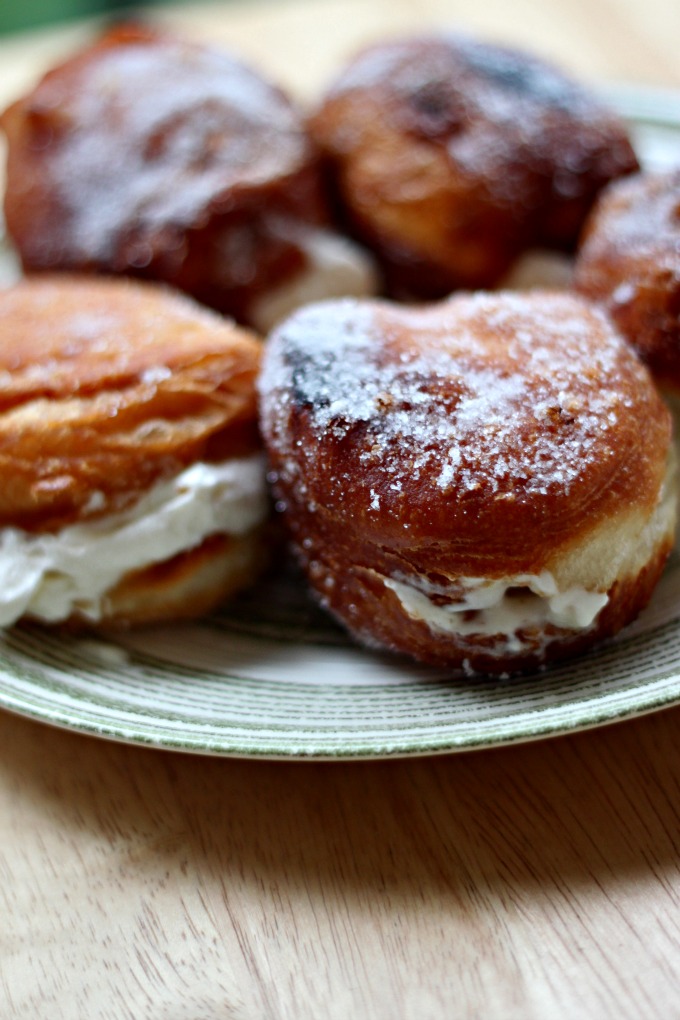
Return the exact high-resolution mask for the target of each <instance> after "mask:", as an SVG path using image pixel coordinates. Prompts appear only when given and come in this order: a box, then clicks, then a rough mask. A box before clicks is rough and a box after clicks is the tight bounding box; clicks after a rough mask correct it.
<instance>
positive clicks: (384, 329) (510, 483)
mask: <svg viewBox="0 0 680 1020" xmlns="http://www.w3.org/2000/svg"><path fill="white" fill-rule="evenodd" d="M260 389H261V405H262V428H263V435H264V439H265V443H266V446H267V448H268V451H269V456H270V460H271V466H272V469H273V472H274V478H275V483H274V488H275V493H276V496H277V498H278V500H279V506H281V507H283V508H285V512H284V520H285V521H286V524H287V526H288V528H289V530H290V533H291V535H292V537H293V542H294V545H295V547H296V549H297V552H298V555H299V557H300V559H301V561H302V563H303V565H304V567H305V569H306V571H307V574H308V576H309V578H310V581H311V584H312V586H313V587H314V588H315V590H316V591H317V594H318V595H319V596H320V598H321V600H322V602H323V604H324V605H326V606H327V607H328V608H329V609H331V611H333V612H334V613H335V614H336V615H338V617H339V618H340V619H341V620H343V621H344V622H345V624H346V625H347V626H348V627H349V628H350V630H352V632H353V633H355V634H356V635H358V636H359V637H360V639H361V640H363V641H368V642H369V643H370V641H371V640H373V641H374V642H376V643H379V644H381V645H383V646H387V647H391V648H394V649H398V650H401V651H408V652H410V653H411V654H413V655H416V656H417V657H419V658H422V659H424V660H425V661H430V662H435V661H436V662H449V663H450V664H452V665H460V664H462V663H463V662H464V661H469V662H472V664H473V666H475V665H477V666H479V668H488V663H487V662H486V658H489V660H491V659H493V661H494V662H496V665H497V667H498V669H499V670H500V671H503V670H504V669H506V668H508V663H509V662H510V661H512V660H513V659H515V660H516V662H517V663H518V664H519V665H520V666H521V665H527V664H529V663H530V662H533V663H534V664H536V663H537V662H538V661H543V659H544V658H545V647H544V646H545V641H543V637H544V635H542V636H541V640H537V641H536V648H535V649H531V648H530V649H529V651H527V650H526V649H525V653H526V657H527V661H526V663H525V662H524V660H523V659H522V657H521V656H518V655H516V654H515V655H513V654H510V650H508V654H507V655H504V654H499V652H498V649H497V648H494V649H492V650H490V651H489V653H488V656H486V657H485V651H484V645H485V643H488V644H490V645H492V644H493V642H492V641H491V640H490V639H489V641H488V642H487V641H486V639H482V640H481V641H476V642H475V641H473V642H472V643H470V642H466V641H464V640H463V641H459V640H457V639H454V638H452V637H451V636H450V635H444V636H436V635H435V636H433V632H431V631H430V628H429V627H427V626H426V625H425V624H423V623H422V622H418V621H414V620H413V619H411V618H410V617H409V616H408V614H407V613H406V612H404V610H403V609H402V608H400V605H399V600H398V598H396V597H395V595H394V593H393V592H392V591H391V590H389V589H388V588H387V587H386V585H385V581H386V579H387V580H389V579H400V580H402V581H405V583H407V584H415V585H416V586H420V588H421V590H432V591H435V590H437V591H439V592H441V593H444V594H445V596H446V597H444V598H443V599H442V602H447V601H455V600H456V598H459V597H460V594H461V591H460V590H459V589H461V585H462V583H463V582H461V579H462V578H484V579H487V580H493V579H507V578H515V577H518V576H519V577H521V576H522V575H533V576H537V575H540V574H541V573H542V572H543V571H550V572H551V573H552V575H553V576H554V577H555V578H556V580H557V582H558V585H559V588H560V590H568V589H575V588H583V589H585V590H587V591H592V590H596V591H601V592H610V591H611V592H612V593H614V594H616V592H620V593H619V595H617V596H616V598H617V601H619V600H620V602H621V605H620V606H619V607H618V608H617V607H616V606H613V607H611V608H608V609H607V610H606V611H605V613H604V614H603V615H602V616H601V619H600V621H599V623H598V627H599V626H601V628H602V630H601V631H599V630H593V632H592V634H591V638H590V640H594V639H595V637H596V636H597V634H598V633H600V634H606V633H610V632H611V630H612V629H615V628H616V627H617V626H619V625H620V623H621V619H622V618H623V617H625V618H626V622H627V620H629V619H630V618H631V616H630V615H627V612H628V611H624V608H623V606H624V604H625V605H627V606H628V607H629V610H630V611H631V612H632V615H635V612H637V610H639V608H640V605H641V604H642V601H640V602H638V601H636V600H635V599H634V598H633V596H632V594H631V592H634V591H635V590H639V592H640V596H641V599H642V598H643V596H644V598H646V597H647V595H648V592H649V590H651V584H652V582H651V581H650V583H649V584H647V583H645V584H644V585H643V584H642V582H640V586H639V588H638V589H636V588H635V578H637V577H640V578H642V577H643V576H644V577H647V576H649V577H651V576H652V575H653V577H654V579H656V578H657V577H658V574H659V570H660V568H661V566H662V565H663V562H664V561H665V558H666V556H667V554H668V551H669V549H670V545H671V543H672V527H673V522H672V518H673V516H674V515H673V512H672V502H673V500H672V498H670V497H669V498H668V503H667V506H668V508H669V509H668V512H666V511H664V513H663V515H662V518H663V519H661V518H660V523H659V525H658V527H657V525H654V526H653V527H652V531H651V532H649V533H648V531H646V530H645V529H647V528H648V525H649V522H650V521H653V520H654V517H655V514H656V512H657V508H658V506H659V504H660V502H661V493H662V490H663V489H664V485H665V484H666V483H668V485H670V484H671V482H670V474H669V467H668V457H669V448H670V431H671V426H670V416H669V413H668V411H667V409H666V407H665V406H664V404H663V403H662V401H661V399H660V398H659V396H658V394H657V392H656V390H655V388H654V386H653V385H652V383H651V380H650V378H649V375H648V373H647V371H646V369H645V368H644V366H643V365H642V364H641V363H640V362H639V361H638V359H637V358H636V357H635V355H634V354H633V352H632V351H631V349H630V348H629V347H628V345H627V344H626V343H625V342H624V341H623V340H622V339H621V338H620V337H619V336H618V335H617V334H616V333H615V332H614V331H613V329H612V328H611V326H610V324H609V322H608V320H607V319H606V318H605V316H604V315H602V314H601V313H599V312H598V311H597V310H595V309H592V308H590V307H589V306H588V304H587V303H586V302H585V301H583V300H581V299H579V298H577V297H575V296H572V295H567V294H558V293H554V294H550V293H545V294H538V293H536V294H531V295H518V294H510V293H498V294H487V295H482V294H479V295H468V296H458V297H455V298H452V299H450V300H449V301H447V302H444V303H441V304H439V305H433V306H427V307H421V308H410V309H409V308H399V307H398V306H393V305H390V304H388V303H380V302H361V303H360V302H353V301H345V302H326V303H323V304H320V305H317V306H314V307H311V308H308V309H307V310H305V311H303V312H300V313H297V314H296V315H294V316H293V317H292V318H291V319H290V320H288V322H287V323H285V324H283V325H282V326H281V327H279V329H278V330H276V331H275V332H274V334H273V336H272V338H271V340H270V345H269V347H268V349H267V351H266V353H265V363H264V369H263V373H262V376H261V381H260ZM665 498H666V497H664V499H665ZM643 535H647V538H645V539H644V542H643V540H642V536H643ZM650 535H651V537H649V536H650ZM643 545H645V551H642V546H643ZM647 545H648V546H649V548H648V549H647ZM622 547H623V548H624V549H626V550H627V551H626V552H625V553H622V552H621V548H622ZM638 547H639V552H638ZM614 561H616V562H617V563H619V564H620V565H621V568H620V570H619V568H618V567H616V568H612V567H611V563H613V562H614ZM650 564H656V565H657V566H658V568H659V569H656V567H655V568H654V569H652V567H651V566H650ZM648 567H649V569H650V571H651V573H650V574H649V575H647V574H646V573H645V571H646V570H647V569H648ZM616 586H618V588H617V587H616ZM631 586H632V587H631ZM629 589H630V590H629ZM645 593H646V594H645ZM633 603H634V604H635V607H636V608H635V610H631V606H632V605H633ZM374 617H375V619H374ZM428 634H429V639H428ZM553 643H555V644H556V647H562V648H563V650H568V649H569V648H570V647H573V648H576V647H580V645H581V642H580V639H579V641H576V639H575V635H574V634H573V633H571V632H566V634H565V633H562V634H561V635H559V634H558V635H556V640H555V642H553ZM428 649H429V651H428ZM475 649H476V651H475ZM480 656H481V658H480Z"/></svg>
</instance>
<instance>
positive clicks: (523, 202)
mask: <svg viewBox="0 0 680 1020" xmlns="http://www.w3.org/2000/svg"><path fill="white" fill-rule="evenodd" d="M311 130H312V134H313V136H314V138H315V140H316V142H317V143H318V144H319V146H320V148H321V149H322V151H323V152H324V153H325V157H326V163H327V169H328V175H329V178H330V181H331V185H332V187H333V189H334V192H335V199H336V202H337V206H338V211H339V216H340V220H341V222H342V223H343V224H344V225H345V226H347V227H348V228H349V229H350V230H351V231H353V232H354V233H355V235H356V236H357V237H359V238H361V239H362V241H364V242H365V243H366V244H368V245H369V246H370V247H371V248H372V249H373V250H374V251H375V252H376V253H377V255H378V256H379V258H380V260H381V263H382V266H383V269H384V272H385V274H386V278H387V281H388V290H389V291H390V292H391V293H392V295H393V296H397V297H414V296H415V297H419V298H428V297H429V298H434V297H440V296H444V295H446V294H447V293H449V292H450V291H452V290H454V289H456V288H471V289H475V288H479V287H490V286H493V285H494V284H496V283H497V282H498V281H499V280H500V279H501V278H502V277H503V276H504V274H506V273H507V272H508V271H509V269H510V268H511V266H512V264H513V262H514V261H515V259H516V258H517V257H518V256H519V255H520V254H521V253H522V252H525V251H526V250H527V249H530V248H535V247H538V248H548V249H559V250H571V249H572V248H573V247H574V246H575V244H576V240H577V237H578V234H579V231H580V228H581V225H582V223H583V220H584V218H585V215H586V213H587V212H588V209H589V208H590V206H591V204H592V202H593V200H594V199H595V196H596V195H597V193H598V191H599V190H600V189H601V188H602V186H603V185H604V184H606V183H607V182H608V181H609V180H611V179H612V178H615V177H618V176H620V175H621V174H626V173H629V172H631V171H632V170H634V169H636V167H637V165H638V164H637V158H636V156H635V153H634V152H633V149H632V147H631V144H630V141H629V138H628V134H627V130H626V128H625V126H624V124H623V123H622V121H621V120H620V119H619V117H618V116H616V115H615V114H614V113H613V112H612V111H610V110H609V109H607V108H606V107H605V106H604V105H603V104H602V103H601V102H600V101H599V100H597V99H596V98H595V97H594V96H593V95H591V94H590V92H589V91H588V90H587V89H586V88H584V87H583V86H581V85H580V84H577V83H576V82H575V81H573V80H572V79H570V78H568V77H567V76H565V75H563V74H562V73H561V72H560V71H558V70H557V69H555V68H554V67H553V66H551V65H550V64H548V63H546V62H544V61H543V60H540V59H538V58H536V57H534V56H532V55H529V54H527V53H524V52H521V51H517V50H514V49H509V48H503V47H499V46H494V45H490V44H488V43H485V42H481V41H477V40H474V39H471V38H467V37H464V36H457V35H452V34H437V35H423V36H414V37H411V38H408V39H403V40H396V41H392V42H385V43H381V44H377V45H374V46H372V47H369V48H368V49H366V50H365V51H363V52H361V53H360V54H359V55H358V56H357V57H356V58H355V59H354V60H353V61H352V62H350V63H349V65H348V66H346V68H345V69H344V71H342V72H341V73H340V75H339V76H338V77H337V79H336V80H335V82H334V83H333V84H332V85H331V87H330V89H329V90H328V92H327V94H326V96H325V98H324V99H323V101H322V102H321V104H320V105H319V107H318V109H317V110H316V112H315V114H314V115H313V117H312V119H311Z"/></svg>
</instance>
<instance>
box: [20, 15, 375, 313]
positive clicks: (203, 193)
mask: <svg viewBox="0 0 680 1020" xmlns="http://www.w3.org/2000/svg"><path fill="white" fill-rule="evenodd" d="M2 127H3V129H4V132H5V134H6V136H7V142H8V164H7V191H6V196H5V217H6V220H7V226H8V230H9V233H10V235H11V237H12V240H13V241H14V243H15V245H16V247H17V248H18V250H19V253H20V256H21V259H22V262H23V265H24V268H26V269H29V270H32V271H35V270H45V269H47V270H52V271H55V270H58V271H62V270H76V271H81V272H82V271H92V270H95V271H100V272H107V273H125V274H128V275H133V276H142V277H147V278H151V279H156V280H161V281H164V282H166V283H170V284H172V285H173V286H175V287H178V288H179V289H181V290H184V291H186V292H187V293H189V294H191V295H192V296H194V297H195V298H197V299H198V300H199V301H201V302H202V303H203V304H206V305H209V306H211V307H213V308H215V309H217V310H219V311H221V312H223V313H226V314H229V315H231V316H234V317H235V318H237V319H238V320H240V321H242V322H246V323H248V324H250V325H254V326H255V327H256V328H258V329H261V330H265V329H268V328H269V327H270V326H271V325H272V323H273V321H274V320H275V318H276V317H277V316H278V315H280V314H282V313H285V312H286V311H291V310H292V307H294V305H295V302H296V301H301V300H303V299H305V298H307V299H312V298H314V297H316V298H319V297H323V296H327V295H329V296H332V295H335V294H342V293H351V294H366V293H371V292H372V291H373V288H374V274H373V270H372V265H371V264H370V263H369V261H368V259H367V256H366V255H365V254H364V253H362V252H361V251H360V250H359V249H358V247H357V246H356V245H354V244H352V243H350V242H349V241H348V240H346V239H344V238H341V237H340V236H339V235H338V234H337V233H335V232H334V231H333V230H331V229H330V227H329V226H328V223H327V220H328V213H327V210H326V205H325V198H324V195H323V193H322V187H321V181H320V175H319V168H318V160H317V156H316V152H315V150H314V148H313V146H312V145H311V143H310V141H309V138H308V135H307V132H306V129H305V125H304V121H303V118H302V115H301V113H300V111H299V110H298V109H297V108H296V107H295V105H294V104H293V103H292V102H291V101H290V99H289V98H288V97H287V96H286V95H285V94H284V93H283V92H282V91H281V90H280V89H279V88H277V87H275V86H274V85H272V84H270V83H269V82H268V81H266V80H264V79H263V78H262V77H261V76H260V74H259V73H257V72H256V71H254V70H252V69H251V68H249V67H247V66H246V65H244V64H243V63H242V62H241V61H239V60H236V59H235V58H234V57H232V56H231V55H230V54H227V53H221V52H219V51H215V50H213V49H211V48H209V47H206V46H199V45H196V44H193V43H191V42H187V41H184V40H180V39H177V38H175V37H173V36H171V35H168V34H166V33H163V32H160V31H158V30H154V29H151V28H148V27H140V26H132V25H128V26H120V27H117V28H115V29H112V30H110V31H109V32H107V33H106V34H105V35H104V36H103V37H102V38H101V39H98V40H97V41H96V42H94V43H92V44H89V45H88V46H86V47H85V48H84V49H83V50H81V51H80V52H78V53H77V54H75V55H74V56H73V57H71V58H70V59H68V60H67V61H66V62H65V63H63V64H61V65H60V66H58V67H54V68H53V69H52V70H51V71H49V72H48V73H47V74H46V75H45V76H44V77H43V79H42V80H41V81H40V82H39V83H38V84H37V86H36V87H35V88H34V89H32V90H31V91H30V92H29V93H28V94H27V95H25V96H24V97H23V98H21V99H19V100H17V101H16V102H15V103H13V104H12V105H11V106H10V107H9V108H8V109H7V110H6V111H5V113H4V115H3V117H2Z"/></svg>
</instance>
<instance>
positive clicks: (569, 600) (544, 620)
mask: <svg viewBox="0 0 680 1020" xmlns="http://www.w3.org/2000/svg"><path fill="white" fill-rule="evenodd" d="M460 583H461V584H462V585H463V587H464V588H465V589H466V590H465V593H464V595H463V596H462V598H459V599H457V600H456V601H455V602H451V603H447V604H444V605H437V604H436V603H434V602H433V601H432V598H431V595H433V594H437V593H438V594H445V593H444V592H438V590H437V591H435V590H434V588H433V590H432V592H431V593H426V592H425V591H422V590H419V589H418V588H415V587H414V586H413V585H412V584H408V583H406V582H405V581H403V580H394V579H391V578H388V579H386V580H385V585H386V587H388V588H390V589H391V590H392V591H393V592H394V593H395V595H396V596H397V598H398V599H399V601H400V602H401V604H402V606H403V608H404V610H405V612H407V613H408V615H409V616H410V617H412V618H413V619H416V620H422V621H423V623H426V624H427V625H428V627H430V629H431V630H436V631H442V632H444V633H447V634H456V635H460V636H463V637H466V636H468V635H472V634H474V635H504V636H506V637H507V638H510V639H514V643H515V644H518V645H521V642H520V641H519V639H518V638H517V633H518V632H520V631H522V630H525V629H535V628H543V627H545V626H546V625H547V624H553V625H554V626H555V627H560V628H563V629H565V630H574V631H579V630H586V629H587V628H588V627H591V626H592V625H593V624H594V622H595V620H596V619H597V616H598V614H599V612H600V610H601V609H602V608H603V607H604V606H605V605H606V604H607V601H608V596H607V595H606V594H605V593H603V592H598V591H586V589H585V588H578V587H574V588H568V589H566V590H565V591H560V590H559V588H558V587H557V583H556V581H555V578H554V577H553V575H552V574H551V573H550V571H548V570H544V571H542V572H541V573H540V574H518V575H517V576H516V577H507V578H503V579H502V580H496V581H489V580H486V579H484V578H477V577H467V578H465V577H464V578H461V579H460ZM511 589H512V593H510V590H511ZM516 650H519V649H516Z"/></svg>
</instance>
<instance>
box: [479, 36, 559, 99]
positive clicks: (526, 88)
mask: <svg viewBox="0 0 680 1020" xmlns="http://www.w3.org/2000/svg"><path fill="white" fill-rule="evenodd" d="M460 55H461V58H462V60H464V61H465V63H466V64H467V65H468V67H469V68H470V70H472V71H474V72H475V73H476V74H478V75H480V76H482V77H484V78H486V79H487V81H488V82H490V83H491V84H492V85H495V86H497V87H498V88H500V89H502V90H503V91H507V92H511V93H514V94H515V95H516V96H518V97H520V98H522V99H527V100H530V101H534V102H536V103H537V104H540V105H541V106H545V105H549V106H554V107H556V108H558V109H560V110H564V111H570V110H572V109H573V108H574V107H575V105H576V103H577V99H578V97H579V92H578V90H577V89H575V88H573V87H572V86H571V85H570V83H569V82H568V81H567V80H565V79H564V78H563V77H562V76H561V75H558V74H556V73H554V72H553V71H552V69H551V68H549V67H547V66H546V65H545V64H542V63H541V64H539V63H538V62H535V61H533V60H532V59H531V58H530V57H528V56H527V55H526V54H520V53H514V52H511V51H510V50H504V49H500V48H496V47H492V46H486V45H484V44H483V43H474V42H468V43H467V45H466V44H461V45H460Z"/></svg>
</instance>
